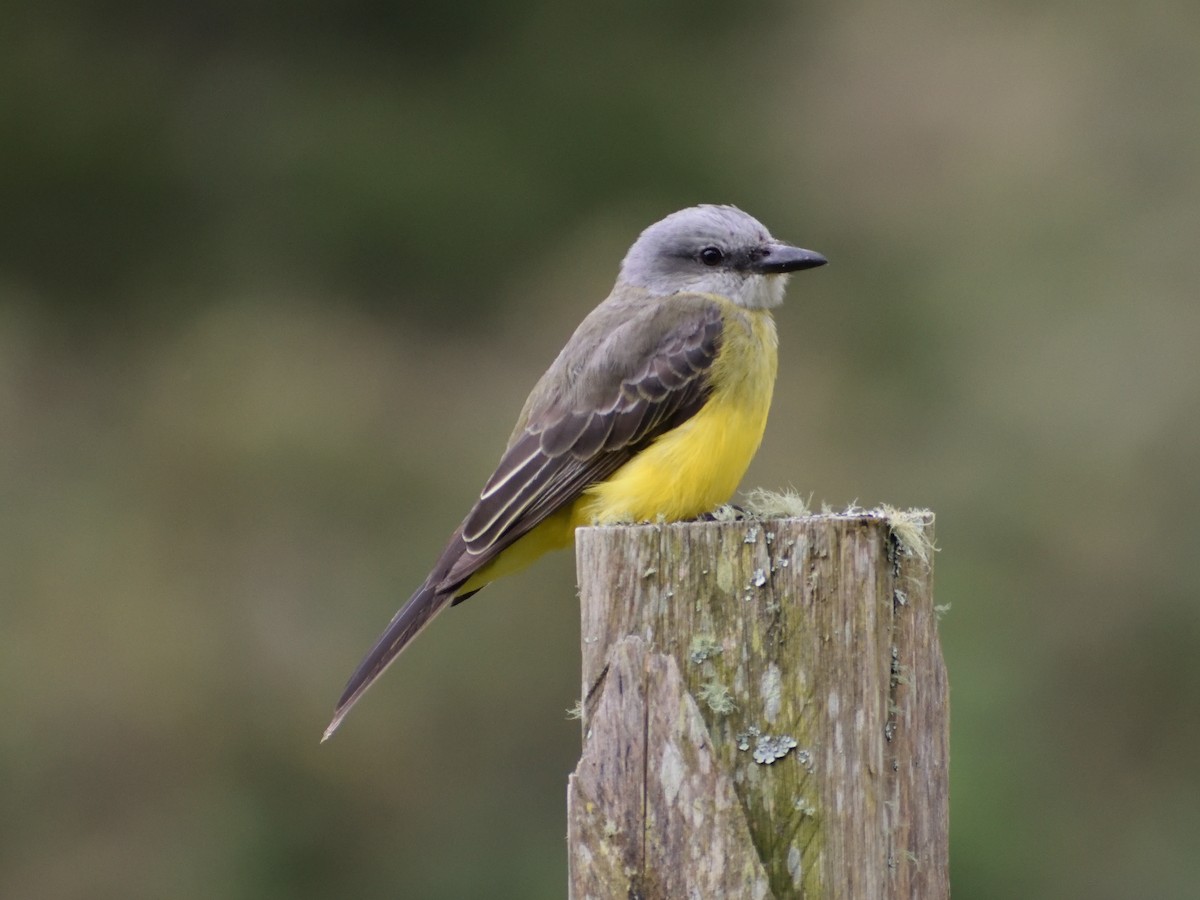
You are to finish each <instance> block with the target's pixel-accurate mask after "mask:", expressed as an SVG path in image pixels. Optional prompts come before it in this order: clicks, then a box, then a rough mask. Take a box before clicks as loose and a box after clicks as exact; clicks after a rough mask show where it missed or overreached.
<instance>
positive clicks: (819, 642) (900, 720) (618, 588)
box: [567, 511, 950, 900]
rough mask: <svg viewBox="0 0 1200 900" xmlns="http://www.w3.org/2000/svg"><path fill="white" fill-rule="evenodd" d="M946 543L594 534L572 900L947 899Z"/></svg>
mask: <svg viewBox="0 0 1200 900" xmlns="http://www.w3.org/2000/svg"><path fill="white" fill-rule="evenodd" d="M888 512H893V511H888ZM901 518H902V525H903V527H901V525H898V524H897V523H898V522H900V521H901ZM932 526H933V518H932V516H931V515H925V516H923V517H922V516H919V515H913V514H904V513H901V514H896V515H895V516H893V517H891V518H889V516H888V515H886V514H883V513H862V514H859V513H857V512H855V513H853V514H845V515H820V516H809V517H804V518H793V519H768V520H739V521H733V522H696V523H680V524H672V525H642V526H628V527H610V528H585V529H580V530H579V532H578V534H577V537H576V546H577V562H578V572H579V586H580V601H581V604H582V616H583V696H584V702H583V734H584V748H583V755H582V758H581V759H580V761H579V765H578V766H577V767H576V770H575V772H574V774H573V775H572V776H571V778H570V783H569V787H568V803H567V805H568V810H567V817H568V841H569V852H570V882H571V892H570V896H571V898H573V900H613V898H641V900H675V898H725V897H728V898H762V900H766V898H775V900H783V898H793V897H795V898H805V900H812V898H820V900H828V898H839V900H840V898H845V900H901V898H903V900H910V898H911V900H916V898H920V900H944V898H947V897H949V892H950V891H949V872H948V841H949V838H948V802H947V800H948V788H947V774H948V768H947V767H948V748H949V733H948V725H949V709H948V701H947V686H946V675H945V668H944V665H943V663H942V657H941V649H940V646H939V643H938V635H937V617H936V614H935V611H934V608H933V596H932V571H931V566H930V558H929V554H928V552H927V551H928V548H929V546H930V544H929V542H930V540H931V535H932Z"/></svg>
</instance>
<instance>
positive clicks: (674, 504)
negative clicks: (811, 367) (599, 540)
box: [462, 298, 778, 591]
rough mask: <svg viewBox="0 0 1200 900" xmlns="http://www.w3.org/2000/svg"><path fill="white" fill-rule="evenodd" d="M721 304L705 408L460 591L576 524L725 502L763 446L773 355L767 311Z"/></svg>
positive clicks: (668, 515) (568, 537) (543, 548)
mask: <svg viewBox="0 0 1200 900" xmlns="http://www.w3.org/2000/svg"><path fill="white" fill-rule="evenodd" d="M714 299H718V300H720V298H714ZM720 302H721V303H722V306H724V307H726V312H725V327H724V329H723V331H722V342H721V352H720V354H719V355H718V357H717V359H716V360H715V361H714V362H713V371H712V384H713V391H712V394H711V395H710V396H709V400H708V402H707V403H706V404H705V405H704V407H703V408H702V409H701V410H700V411H699V412H697V413H696V414H695V415H694V416H692V418H690V419H688V420H687V421H686V422H684V423H683V424H682V425H680V426H679V427H678V428H675V429H673V430H672V431H668V432H667V433H666V434H664V435H662V436H661V437H659V438H658V439H657V440H656V441H654V443H652V444H651V445H650V446H649V447H646V448H645V449H644V450H642V451H641V452H640V453H638V455H637V456H635V457H634V458H633V459H631V460H630V461H629V462H627V463H626V464H625V465H624V466H622V467H621V468H620V469H618V470H617V471H616V472H615V473H614V474H613V475H612V477H611V478H609V479H608V480H607V481H604V482H602V483H600V484H595V485H593V486H592V487H590V488H588V489H587V491H585V492H584V494H583V496H582V497H580V498H579V499H578V500H577V501H575V503H574V504H573V505H572V506H571V507H570V508H569V509H564V510H562V511H560V512H558V513H555V514H554V515H552V516H550V517H549V518H548V519H546V521H544V522H542V523H541V524H540V525H538V526H537V527H536V528H534V529H533V530H532V531H531V532H529V534H527V535H525V537H523V538H521V540H519V541H517V542H516V543H515V544H513V545H512V547H510V548H509V549H508V550H506V551H504V552H503V553H502V554H500V556H498V557H497V558H496V560H495V561H494V562H492V563H491V564H490V565H488V566H487V567H485V568H484V569H482V570H481V571H479V572H478V573H476V575H475V576H473V577H472V578H471V579H470V580H469V581H468V582H467V584H465V585H464V586H463V588H462V590H463V591H466V590H476V589H478V588H479V587H482V586H483V585H484V584H487V583H488V582H490V581H494V580H495V579H496V578H499V577H501V576H502V575H507V574H509V573H510V572H514V571H517V570H518V569H522V568H524V567H525V566H527V565H528V564H529V563H531V562H532V561H533V560H534V559H536V558H537V557H539V556H541V555H542V554H543V553H546V552H547V551H549V550H557V549H559V548H562V547H567V546H569V545H570V544H571V543H572V541H574V539H575V529H576V528H578V527H580V526H582V525H593V524H598V525H605V524H614V523H617V522H647V521H649V522H653V521H656V520H659V519H664V520H666V521H677V520H681V519H692V518H695V517H696V516H699V515H702V514H703V513H706V512H710V511H711V510H713V509H715V508H716V507H718V506H720V505H721V504H722V503H727V502H728V501H729V499H730V498H731V497H732V496H733V493H734V491H736V490H737V486H738V484H739V483H740V482H741V480H742V476H743V475H745V474H746V468H747V467H748V466H749V465H750V460H751V459H753V458H754V453H755V451H757V450H758V445H759V444H760V443H761V441H762V436H763V431H764V429H765V428H766V425H767V413H768V411H769V410H770V406H771V394H772V392H773V390H774V386H775V372H776V368H777V364H778V355H777V351H776V346H777V338H776V334H775V323H774V320H773V319H772V318H771V315H770V313H768V312H766V311H747V310H743V309H740V308H738V307H735V306H734V305H733V304H732V303H729V301H725V300H721V301H720Z"/></svg>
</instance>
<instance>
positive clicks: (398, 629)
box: [321, 574, 454, 742]
mask: <svg viewBox="0 0 1200 900" xmlns="http://www.w3.org/2000/svg"><path fill="white" fill-rule="evenodd" d="M453 599H454V593H453V591H451V592H449V593H438V592H437V590H436V582H435V580H434V576H433V575H432V574H431V575H430V577H429V578H428V579H427V580H426V582H425V583H424V584H423V585H421V587H420V588H418V589H417V592H416V593H415V594H413V595H412V597H410V598H409V600H408V602H407V603H405V604H404V606H403V607H402V608H401V609H400V612H398V613H396V615H395V617H394V618H393V619H392V621H391V623H389V624H388V627H387V629H386V630H385V631H384V632H383V634H382V635H380V637H379V640H377V641H376V642H375V646H374V647H372V648H371V651H370V652H369V653H368V654H367V655H366V657H365V658H364V659H363V661H362V662H361V663H359V664H358V668H357V669H355V670H354V674H353V675H351V676H350V680H349V681H348V682H347V683H346V689H345V690H344V691H343V692H342V696H341V699H339V700H338V702H337V707H336V708H335V709H334V711H333V721H331V722H330V723H329V727H328V728H326V729H325V735H324V737H322V738H321V741H322V742H325V741H327V740H329V737H330V735H332V734H333V733H334V732H335V731H337V727H338V726H339V725H341V724H342V719H344V718H346V713H348V712H350V709H351V707H353V706H354V704H355V703H357V702H358V698H359V697H361V696H362V695H363V694H364V693H366V690H367V688H369V687H370V686H371V685H372V684H374V683H375V679H377V678H378V677H379V676H380V675H382V674H383V670H384V669H386V668H387V667H388V666H389V665H391V663H392V660H394V659H395V658H396V657H397V656H399V655H400V651H401V650H403V649H404V647H405V646H406V645H407V644H408V642H409V641H411V640H412V639H413V638H415V637H416V636H417V635H418V634H420V632H421V630H422V629H423V628H424V627H425V626H426V625H428V624H429V623H430V622H432V621H433V618H434V616H436V615H437V614H438V613H439V612H441V611H442V609H443V608H445V606H446V604H447V603H449V602H450V601H451V600H453Z"/></svg>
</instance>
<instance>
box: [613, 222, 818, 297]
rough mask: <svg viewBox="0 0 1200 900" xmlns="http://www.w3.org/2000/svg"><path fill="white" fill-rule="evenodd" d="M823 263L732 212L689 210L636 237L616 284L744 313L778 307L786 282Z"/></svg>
mask: <svg viewBox="0 0 1200 900" xmlns="http://www.w3.org/2000/svg"><path fill="white" fill-rule="evenodd" d="M825 262H826V260H825V257H823V256H822V255H821V254H820V253H814V252H813V251H812V250H802V249H800V248H799V247H793V246H792V245H791V244H785V243H784V242H783V241H777V240H775V238H773V237H771V234H770V232H768V231H767V229H766V228H764V227H763V225H762V223H761V222H759V221H758V220H757V219H755V218H754V217H753V216H750V215H747V214H746V213H744V212H742V211H741V210H740V209H738V208H736V207H733V206H708V205H705V206H692V207H689V208H687V209H681V210H680V211H679V212H675V213H671V215H669V216H667V217H666V218H665V219H662V220H661V221H659V222H655V223H654V224H653V225H651V226H650V227H649V228H647V229H646V230H645V231H643V232H642V233H641V236H640V237H638V239H637V240H636V241H635V242H634V244H633V246H632V247H630V248H629V252H628V253H627V254H626V255H625V260H624V262H622V263H621V274H620V277H619V278H618V280H619V281H620V282H623V283H625V284H631V285H636V286H637V287H641V288H645V289H646V290H648V291H650V292H651V293H653V294H661V295H665V294H675V293H678V292H680V291H691V292H696V293H706V294H719V295H721V296H723V297H728V298H729V299H730V300H732V301H733V302H734V303H736V304H737V305H738V306H743V307H746V308H747V309H767V308H770V307H773V306H778V305H779V304H780V303H782V302H783V289H784V286H785V285H786V284H787V277H788V275H789V274H790V273H792V272H797V271H799V270H800V269H811V268H813V267H815V266H823V265H825Z"/></svg>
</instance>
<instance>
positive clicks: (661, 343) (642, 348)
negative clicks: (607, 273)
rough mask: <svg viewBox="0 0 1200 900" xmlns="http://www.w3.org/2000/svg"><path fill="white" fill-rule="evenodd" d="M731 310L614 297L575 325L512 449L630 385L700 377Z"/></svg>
mask: <svg viewBox="0 0 1200 900" xmlns="http://www.w3.org/2000/svg"><path fill="white" fill-rule="evenodd" d="M727 307H732V304H730V303H728V301H726V302H724V303H723V302H721V298H718V297H714V296H713V295H710V294H699V293H688V292H680V293H676V294H670V295H667V296H653V295H650V294H647V293H646V292H644V291H640V290H636V289H631V290H628V291H620V290H618V291H614V292H613V294H612V295H611V296H610V297H609V298H608V299H607V300H606V301H605V302H604V303H602V304H600V305H599V306H598V307H596V308H595V309H594V310H592V312H591V313H590V314H589V315H588V316H587V318H585V319H584V320H583V322H582V323H580V325H579V327H578V328H577V329H576V330H575V333H574V334H573V335H572V336H571V339H570V340H569V341H568V342H567V344H566V346H565V347H564V348H563V350H562V352H561V353H560V354H559V355H558V357H557V358H556V359H555V361H554V363H553V364H552V365H551V366H550V368H549V369H548V370H547V371H546V373H545V374H544V375H543V376H542V377H541V379H539V381H538V383H537V385H536V386H535V387H534V389H533V391H532V392H531V393H530V395H529V398H528V399H527V400H526V402H525V407H524V409H523V410H522V412H521V416H520V418H519V419H518V420H517V424H516V428H514V430H513V434H512V438H511V439H510V442H509V443H510V446H511V444H512V443H513V442H515V441H516V440H517V439H518V438H519V437H520V436H521V435H522V434H523V433H525V432H526V431H527V430H530V429H531V428H532V429H534V430H538V429H540V428H542V427H545V425H547V424H548V423H550V422H554V421H557V420H559V419H561V418H563V417H565V416H570V415H573V414H576V413H579V412H582V411H588V412H592V411H595V410H597V409H603V408H606V407H611V406H612V405H613V404H615V403H616V402H617V401H618V400H619V399H620V398H621V396H622V394H623V393H626V394H627V393H628V392H629V391H630V389H631V386H633V385H636V384H638V383H643V384H644V383H645V382H646V381H647V380H650V381H656V380H661V379H662V378H665V379H666V381H667V382H669V383H671V384H674V383H676V382H678V381H679V378H680V376H686V377H694V376H696V375H698V374H700V373H702V372H703V371H705V370H706V369H707V368H708V367H709V366H710V365H711V364H712V360H713V358H714V357H715V356H716V353H717V352H718V350H719V348H720V343H721V333H722V330H723V328H724V323H725V317H726V315H728V314H729V313H730V309H729V308H727Z"/></svg>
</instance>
